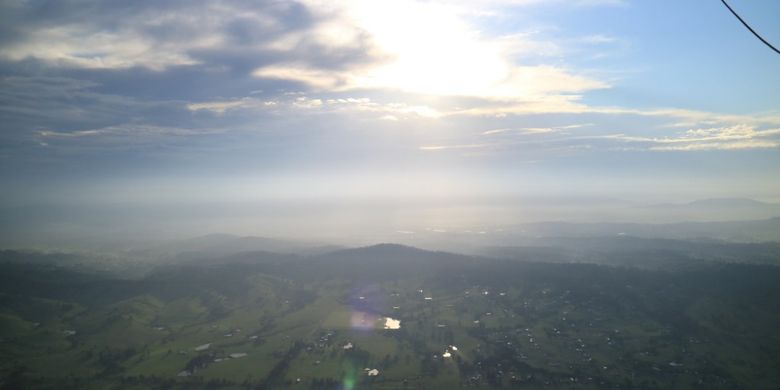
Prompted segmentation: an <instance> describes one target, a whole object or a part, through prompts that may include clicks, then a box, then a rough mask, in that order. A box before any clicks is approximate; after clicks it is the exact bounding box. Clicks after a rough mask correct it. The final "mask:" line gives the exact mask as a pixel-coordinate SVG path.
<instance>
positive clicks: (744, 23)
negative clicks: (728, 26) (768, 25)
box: [720, 0, 780, 54]
mask: <svg viewBox="0 0 780 390" xmlns="http://www.w3.org/2000/svg"><path fill="white" fill-rule="evenodd" d="M720 1H721V2H722V3H723V5H725V6H726V8H728V9H729V11H731V13H732V14H734V16H736V17H737V19H739V21H740V22H742V24H743V25H744V26H745V27H747V29H748V30H750V32H752V33H753V35H755V36H756V38H758V39H760V40H761V42H764V44H765V45H767V46H769V48H770V49H772V50H774V51H775V53H777V54H780V50H777V48H775V47H774V46H772V44H771V43H769V42H767V41H766V39H764V38H761V35H758V33H757V32H755V30H753V29H752V28H750V26H749V25H748V24H747V23H746V22H745V21H744V20H742V18H740V17H739V15H737V13H736V12H734V10H733V9H731V7H730V6H729V4H728V3H726V0H720Z"/></svg>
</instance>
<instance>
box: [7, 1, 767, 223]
mask: <svg viewBox="0 0 780 390" xmlns="http://www.w3.org/2000/svg"><path fill="white" fill-rule="evenodd" d="M730 3H731V5H732V6H733V7H734V9H735V10H736V11H737V12H739V13H740V14H741V15H742V16H743V18H744V19H746V20H747V21H748V22H749V23H750V24H751V25H752V26H753V27H754V28H755V29H756V30H757V31H758V32H760V33H761V34H762V35H763V36H764V37H765V38H766V39H767V40H768V41H770V42H773V43H774V44H775V46H777V45H780V24H778V23H776V20H777V17H778V16H779V15H780V3H778V2H777V1H774V0H755V1H747V0H732V1H731V2H730ZM778 69H780V56H778V55H777V54H776V53H774V52H772V51H771V50H770V49H769V48H767V47H766V46H764V45H763V44H762V43H761V42H760V41H758V40H757V39H756V38H755V37H753V36H752V35H751V34H750V33H749V32H748V31H747V30H746V29H745V28H744V27H743V26H742V25H741V24H739V22H738V21H737V20H736V19H735V18H734V17H733V16H732V15H731V14H730V13H729V12H728V11H727V10H726V9H725V7H723V5H722V4H721V3H720V2H719V1H715V0H709V1H703V0H686V1H675V2H659V1H653V0H570V1H564V0H547V1H542V0H485V1H479V2H477V1H464V0H452V1H443V0H442V1H439V0H427V1H423V0H394V1H372V0H361V1H358V0H330V1H325V0H300V1H279V0H273V1H271V0H269V1H262V0H260V1H257V0H256V1H240V0H237V1H221V0H205V1H179V0H172V1H146V0H139V1H132V2H127V1H88V0H58V1H44V0H38V1H35V0H0V129H1V130H0V180H2V183H3V186H2V188H0V202H1V203H0V209H2V210H3V212H2V213H3V216H4V218H3V222H2V223H3V224H4V226H3V227H4V229H5V230H6V231H8V230H10V229H12V228H13V227H14V226H15V225H14V224H18V223H20V221H21V220H25V219H28V218H27V216H31V215H32V214H35V218H30V219H34V220H36V221H37V220H40V221H48V223H49V224H50V225H51V224H52V223H53V222H52V221H54V220H57V218H59V217H61V216H62V215H71V214H79V213H80V212H75V211H74V210H82V209H83V208H90V207H91V208H93V209H95V208H100V207H103V208H108V209H111V208H116V207H120V206H121V205H133V207H136V208H129V209H128V208H125V209H124V211H123V212H124V213H125V214H121V213H120V214H117V215H123V217H122V218H125V217H124V216H126V214H134V213H136V212H135V211H128V210H139V208H137V207H140V206H138V205H144V207H146V208H143V207H142V208H143V209H144V210H145V212H146V213H148V216H147V218H146V220H152V219H153V217H154V216H155V215H156V214H155V212H154V211H153V210H159V209H166V207H167V206H170V205H178V206H181V205H187V207H191V208H192V209H198V208H201V209H202V208H204V207H211V206H208V205H215V204H220V205H225V204H230V205H233V206H235V205H243V204H258V202H260V203H262V202H273V201H283V202H292V201H296V200H301V201H307V200H308V201H314V202H325V201H326V200H327V201H328V202H346V203H349V202H351V201H352V200H356V199H360V200H361V201H366V199H385V200H386V199H391V200H399V199H401V200H403V202H406V201H410V202H413V201H415V200H418V199H427V200H429V201H432V202H439V201H441V200H446V201H449V202H454V200H459V199H474V198H480V199H493V198H497V197H498V198H506V197H533V198H535V199H539V198H568V197H582V198H610V199H613V198H614V199H621V200H631V201H641V202H687V201H691V200H694V199H701V198H719V197H749V198H754V199H759V200H764V201H780V180H777V179H778V178H780V150H779V148H780V88H778V85H780V72H778ZM431 199H433V200H431ZM399 202H400V201H399ZM323 204H324V203H323ZM323 207H325V206H323ZM328 207H330V206H328ZM293 208H295V207H293ZM333 210H338V208H331V209H330V211H329V212H330V213H333ZM97 214H98V215H99V214H100V213H97ZM263 215H265V216H267V214H263ZM47 218H48V219H47ZM95 218H96V219H100V217H95ZM353 218H355V219H360V218H361V217H360V216H354V217H353ZM475 218H476V217H475ZM75 219H78V217H69V219H68V221H69V222H67V224H73V223H75V222H73V220H75ZM119 219H121V218H119V217H117V220H119ZM350 221H351V220H350V219H348V220H347V221H346V222H344V223H345V224H349V223H351V222H350ZM60 222H61V221H60ZM58 223H59V222H58ZM41 224H43V222H41ZM67 224H66V226H69V228H71V227H73V226H72V225H67ZM40 226H43V225H40ZM210 228H214V229H225V228H226V224H221V225H214V226H205V227H204V228H203V229H204V230H205V229H210ZM250 230H251V229H250Z"/></svg>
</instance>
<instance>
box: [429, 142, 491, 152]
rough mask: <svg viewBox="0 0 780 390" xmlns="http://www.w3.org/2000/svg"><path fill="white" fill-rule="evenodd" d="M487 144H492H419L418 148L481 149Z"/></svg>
mask: <svg viewBox="0 0 780 390" xmlns="http://www.w3.org/2000/svg"><path fill="white" fill-rule="evenodd" d="M489 146H493V145H492V144H464V145H427V146H420V148H419V149H420V150H424V151H437V150H451V149H481V148H486V147H489Z"/></svg>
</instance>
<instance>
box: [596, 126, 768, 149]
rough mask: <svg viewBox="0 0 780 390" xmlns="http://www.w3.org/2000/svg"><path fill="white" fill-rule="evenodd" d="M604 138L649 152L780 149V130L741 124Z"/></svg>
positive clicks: (617, 135)
mask: <svg viewBox="0 0 780 390" xmlns="http://www.w3.org/2000/svg"><path fill="white" fill-rule="evenodd" d="M601 138H605V139H612V140H617V141H622V142H627V143H638V144H644V145H645V146H644V147H645V149H646V150H655V151H703V150H739V149H769V148H777V147H778V146H780V129H764V130H757V129H756V128H755V127H753V126H751V125H746V124H740V125H735V126H729V127H716V128H703V129H689V130H687V131H685V132H682V133H678V134H676V135H674V136H667V137H643V136H627V135H624V134H615V135H609V136H604V137H601Z"/></svg>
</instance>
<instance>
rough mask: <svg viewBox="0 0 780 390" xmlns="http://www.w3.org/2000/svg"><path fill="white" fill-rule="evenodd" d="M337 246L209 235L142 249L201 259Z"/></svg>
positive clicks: (307, 251) (309, 251)
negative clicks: (246, 253)
mask: <svg viewBox="0 0 780 390" xmlns="http://www.w3.org/2000/svg"><path fill="white" fill-rule="evenodd" d="M342 248H343V247H340V246H336V245H328V244H321V243H310V242H305V241H296V240H288V239H279V238H268V237H256V236H236V235H232V234H209V235H205V236H201V237H195V238H191V239H186V240H180V241H169V242H166V243H163V244H160V245H156V246H153V247H150V248H146V249H144V251H146V252H149V253H153V254H157V255H159V256H164V257H175V258H180V259H201V258H214V257H222V256H230V255H234V254H238V253H244V252H274V253H281V254H301V255H312V254H322V253H328V252H332V251H334V250H338V249H342Z"/></svg>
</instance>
